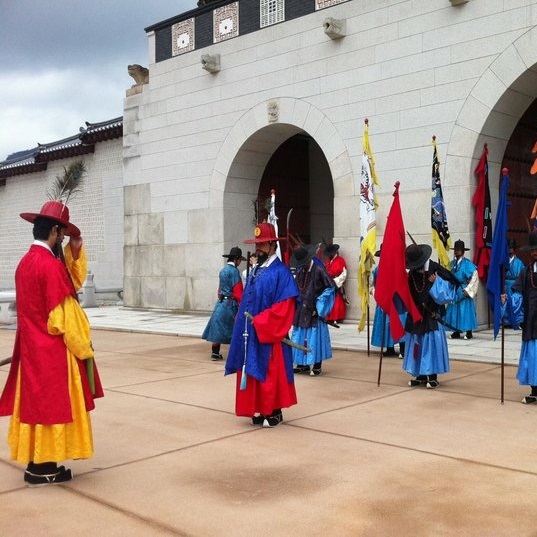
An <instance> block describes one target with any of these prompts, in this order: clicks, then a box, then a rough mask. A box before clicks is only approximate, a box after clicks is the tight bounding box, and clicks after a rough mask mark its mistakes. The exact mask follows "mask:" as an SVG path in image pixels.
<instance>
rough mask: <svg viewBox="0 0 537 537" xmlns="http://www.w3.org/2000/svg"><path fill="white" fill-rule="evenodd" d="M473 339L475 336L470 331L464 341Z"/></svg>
mask: <svg viewBox="0 0 537 537" xmlns="http://www.w3.org/2000/svg"><path fill="white" fill-rule="evenodd" d="M473 337H474V335H473V334H472V331H471V330H468V332H466V335H465V336H464V339H472V338H473Z"/></svg>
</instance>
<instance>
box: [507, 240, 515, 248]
mask: <svg viewBox="0 0 537 537" xmlns="http://www.w3.org/2000/svg"><path fill="white" fill-rule="evenodd" d="M507 248H512V249H513V250H516V249H517V248H518V242H517V241H516V239H509V240H508V241H507Z"/></svg>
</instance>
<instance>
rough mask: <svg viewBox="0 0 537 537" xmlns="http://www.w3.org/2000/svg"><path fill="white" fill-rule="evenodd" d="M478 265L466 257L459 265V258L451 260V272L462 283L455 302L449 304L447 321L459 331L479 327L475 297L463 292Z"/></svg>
mask: <svg viewBox="0 0 537 537" xmlns="http://www.w3.org/2000/svg"><path fill="white" fill-rule="evenodd" d="M476 270H477V267H476V266H475V265H474V264H473V263H472V262H471V261H470V260H469V259H466V257H463V258H462V261H461V262H460V264H459V265H458V266H457V260H456V259H453V260H452V261H451V273H452V274H453V276H455V278H457V280H458V281H459V282H460V283H461V285H460V286H459V288H458V289H457V294H456V295H455V299H454V301H453V303H451V304H449V305H448V307H447V312H446V323H447V324H450V325H451V326H453V327H455V328H457V330H458V331H459V332H467V331H468V330H474V329H475V328H477V315H476V311H475V302H474V299H473V298H471V297H469V296H466V295H465V294H464V292H463V290H464V288H465V287H466V286H467V285H468V282H469V281H470V279H471V277H472V275H473V273H474V272H475V271H476Z"/></svg>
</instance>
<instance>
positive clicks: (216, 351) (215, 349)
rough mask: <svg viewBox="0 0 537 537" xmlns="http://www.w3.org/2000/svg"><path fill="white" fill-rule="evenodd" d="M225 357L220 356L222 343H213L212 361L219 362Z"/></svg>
mask: <svg viewBox="0 0 537 537" xmlns="http://www.w3.org/2000/svg"><path fill="white" fill-rule="evenodd" d="M223 359H224V357H223V356H222V355H221V354H220V343H213V346H212V349H211V360H213V361H215V362H216V361H217V360H223Z"/></svg>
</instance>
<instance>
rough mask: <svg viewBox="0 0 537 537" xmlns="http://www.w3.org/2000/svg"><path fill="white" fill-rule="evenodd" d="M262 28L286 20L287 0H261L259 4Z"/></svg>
mask: <svg viewBox="0 0 537 537" xmlns="http://www.w3.org/2000/svg"><path fill="white" fill-rule="evenodd" d="M259 12H260V21H259V25H260V26H261V28H264V27H265V26H270V25H271V24H276V23H277V22H283V21H284V20H285V0H261V4H260V6H259Z"/></svg>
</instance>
